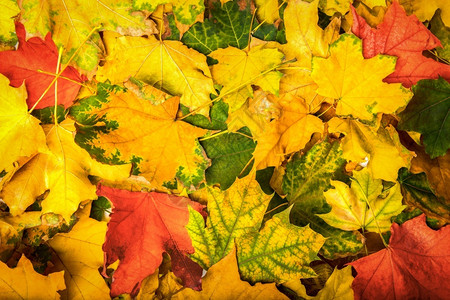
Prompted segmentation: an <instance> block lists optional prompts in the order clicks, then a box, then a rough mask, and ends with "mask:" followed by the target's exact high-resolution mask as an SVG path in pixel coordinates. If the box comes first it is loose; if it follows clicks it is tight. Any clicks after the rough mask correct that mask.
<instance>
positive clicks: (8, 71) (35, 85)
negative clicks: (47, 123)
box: [0, 22, 86, 109]
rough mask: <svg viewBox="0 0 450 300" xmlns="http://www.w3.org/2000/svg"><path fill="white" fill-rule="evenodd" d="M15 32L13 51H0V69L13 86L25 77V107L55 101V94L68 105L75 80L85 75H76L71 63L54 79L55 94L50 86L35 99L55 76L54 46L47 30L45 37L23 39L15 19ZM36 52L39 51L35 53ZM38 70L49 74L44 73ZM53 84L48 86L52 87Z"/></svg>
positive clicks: (74, 87)
mask: <svg viewBox="0 0 450 300" xmlns="http://www.w3.org/2000/svg"><path fill="white" fill-rule="evenodd" d="M16 33H17V38H18V39H19V47H18V49H17V50H15V51H12V50H11V51H1V52H0V60H1V61H2V63H1V64H0V73H2V74H3V75H5V76H6V77H8V78H9V80H10V81H11V82H10V85H11V86H13V87H19V86H21V85H22V84H23V82H24V81H25V86H26V87H27V92H28V98H27V104H28V108H32V107H34V108H38V109H39V108H44V107H48V106H53V105H55V96H56V95H57V97H58V104H62V105H64V106H65V107H68V106H70V105H71V104H72V102H73V101H74V100H75V97H76V96H77V94H78V91H79V90H80V85H79V84H77V83H78V82H83V81H85V80H86V77H85V76H80V74H79V73H78V71H77V70H76V69H75V68H73V67H67V68H65V70H64V72H62V73H61V77H60V78H58V79H57V80H56V81H57V84H58V92H57V94H56V95H55V89H54V88H50V89H49V90H48V91H47V92H46V94H45V95H44V96H43V97H42V99H41V100H40V101H39V103H37V101H38V100H39V99H40V98H41V96H42V95H43V94H44V92H45V90H46V89H47V88H48V87H49V86H50V84H51V83H52V81H53V79H54V78H55V75H52V74H55V73H57V70H56V66H57V64H58V49H57V48H56V45H55V43H54V42H53V40H52V38H51V34H47V36H46V37H45V40H42V39H41V38H38V37H34V38H31V39H29V40H26V32H25V27H24V26H23V25H22V24H21V23H19V22H16ZM36 53H39V56H37V55H36ZM39 70H41V71H45V72H48V73H51V74H45V73H42V72H40V71H39ZM54 84H55V83H53V84H52V85H51V86H52V87H54ZM36 103H37V104H36ZM35 105H36V106H35Z"/></svg>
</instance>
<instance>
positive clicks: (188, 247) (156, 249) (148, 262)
mask: <svg viewBox="0 0 450 300" xmlns="http://www.w3.org/2000/svg"><path fill="white" fill-rule="evenodd" d="M97 194H98V195H102V196H106V197H108V199H110V200H111V202H112V204H113V213H112V215H111V220H110V221H109V223H108V231H107V233H106V240H105V243H104V244H103V251H104V252H105V268H104V269H105V270H106V267H107V266H109V265H111V264H112V263H114V262H115V261H116V260H118V259H119V260H120V264H119V267H118V268H117V270H116V271H115V272H114V275H113V283H112V285H111V296H112V297H116V296H118V295H120V294H123V293H128V294H131V295H132V296H136V295H137V294H138V292H139V288H140V285H141V282H142V280H143V279H144V278H145V277H147V276H149V275H151V274H153V273H154V272H155V270H156V269H157V268H158V267H159V265H160V264H161V262H162V254H163V252H167V253H168V254H169V255H170V257H171V260H172V271H173V272H174V273H175V275H177V276H178V277H180V278H181V279H182V280H183V284H184V285H185V286H188V287H191V288H194V289H200V279H201V275H202V268H201V267H200V266H199V265H198V264H196V263H195V262H193V261H192V260H191V259H190V258H189V257H188V256H187V254H190V253H193V252H194V248H193V247H192V243H191V239H190V237H189V235H188V232H187V230H186V228H185V226H186V225H187V223H188V221H189V211H188V205H190V206H192V207H193V208H194V209H196V210H197V211H201V210H202V209H203V206H202V205H201V204H199V203H197V202H193V201H191V200H190V199H189V198H185V197H178V196H174V195H168V194H163V193H156V192H151V193H143V192H130V191H126V190H120V189H114V188H110V187H106V186H101V185H100V186H99V187H98V189H97Z"/></svg>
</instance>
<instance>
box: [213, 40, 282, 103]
mask: <svg viewBox="0 0 450 300" xmlns="http://www.w3.org/2000/svg"><path fill="white" fill-rule="evenodd" d="M209 56H210V57H211V58H213V59H216V60H218V63H217V64H215V65H213V66H211V74H212V76H213V78H214V82H216V83H217V84H220V85H222V86H223V88H222V90H221V91H220V94H221V95H222V96H221V97H222V98H223V100H224V101H225V102H226V103H228V105H229V109H230V112H233V111H235V110H237V109H239V108H240V107H241V106H242V105H243V104H244V102H245V100H247V98H248V97H253V90H252V88H251V85H256V86H259V87H260V88H262V89H263V90H264V91H268V92H271V93H272V94H275V95H277V94H278V90H279V85H280V78H281V75H282V74H281V73H280V72H278V71H276V67H277V66H279V65H280V64H281V61H282V59H283V53H281V52H279V51H278V50H277V49H266V48H264V47H261V46H258V47H254V48H252V49H250V50H249V51H244V50H240V49H238V48H234V47H228V48H226V49H218V50H216V51H214V52H212V53H210V54H209Z"/></svg>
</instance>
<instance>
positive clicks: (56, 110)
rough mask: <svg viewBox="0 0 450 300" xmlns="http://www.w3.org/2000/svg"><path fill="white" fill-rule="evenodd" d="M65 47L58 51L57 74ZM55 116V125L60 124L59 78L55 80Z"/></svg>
mask: <svg viewBox="0 0 450 300" xmlns="http://www.w3.org/2000/svg"><path fill="white" fill-rule="evenodd" d="M62 52H63V48H62V47H60V48H59V51H58V62H57V63H56V74H58V72H59V67H60V65H61V56H62ZM53 117H54V118H55V126H56V125H58V80H56V81H55V111H54V114H53Z"/></svg>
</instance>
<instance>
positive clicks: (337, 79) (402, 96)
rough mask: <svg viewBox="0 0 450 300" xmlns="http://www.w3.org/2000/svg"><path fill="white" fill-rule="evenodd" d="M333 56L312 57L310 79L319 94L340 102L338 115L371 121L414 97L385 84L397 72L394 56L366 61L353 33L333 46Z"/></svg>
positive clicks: (337, 107) (343, 36) (359, 42)
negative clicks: (374, 115)
mask: <svg viewBox="0 0 450 300" xmlns="http://www.w3.org/2000/svg"><path fill="white" fill-rule="evenodd" d="M330 53H331V55H330V57H328V58H321V57H314V58H313V60H312V73H311V77H312V79H313V80H314V81H315V82H316V83H317V85H318V86H319V88H318V89H317V93H318V94H319V95H322V96H325V97H330V98H331V99H337V106H336V114H338V115H351V116H353V117H355V118H360V119H365V120H371V119H372V118H373V114H376V113H378V112H383V113H393V112H395V111H396V110H397V109H398V108H400V107H402V106H404V105H406V103H407V102H408V100H409V99H410V98H411V93H410V92H409V91H408V90H406V89H404V88H402V87H401V85H400V84H387V83H384V82H382V79H383V78H384V77H386V76H387V75H389V74H390V73H391V72H392V71H393V70H394V66H395V58H394V57H388V56H382V55H379V56H376V57H373V58H371V59H364V57H363V56H362V47H361V41H360V40H359V39H358V38H357V37H355V36H353V35H350V34H343V35H341V37H340V38H339V39H338V40H337V41H336V42H334V43H333V44H331V45H330ZM330 74H333V77H330Z"/></svg>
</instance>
